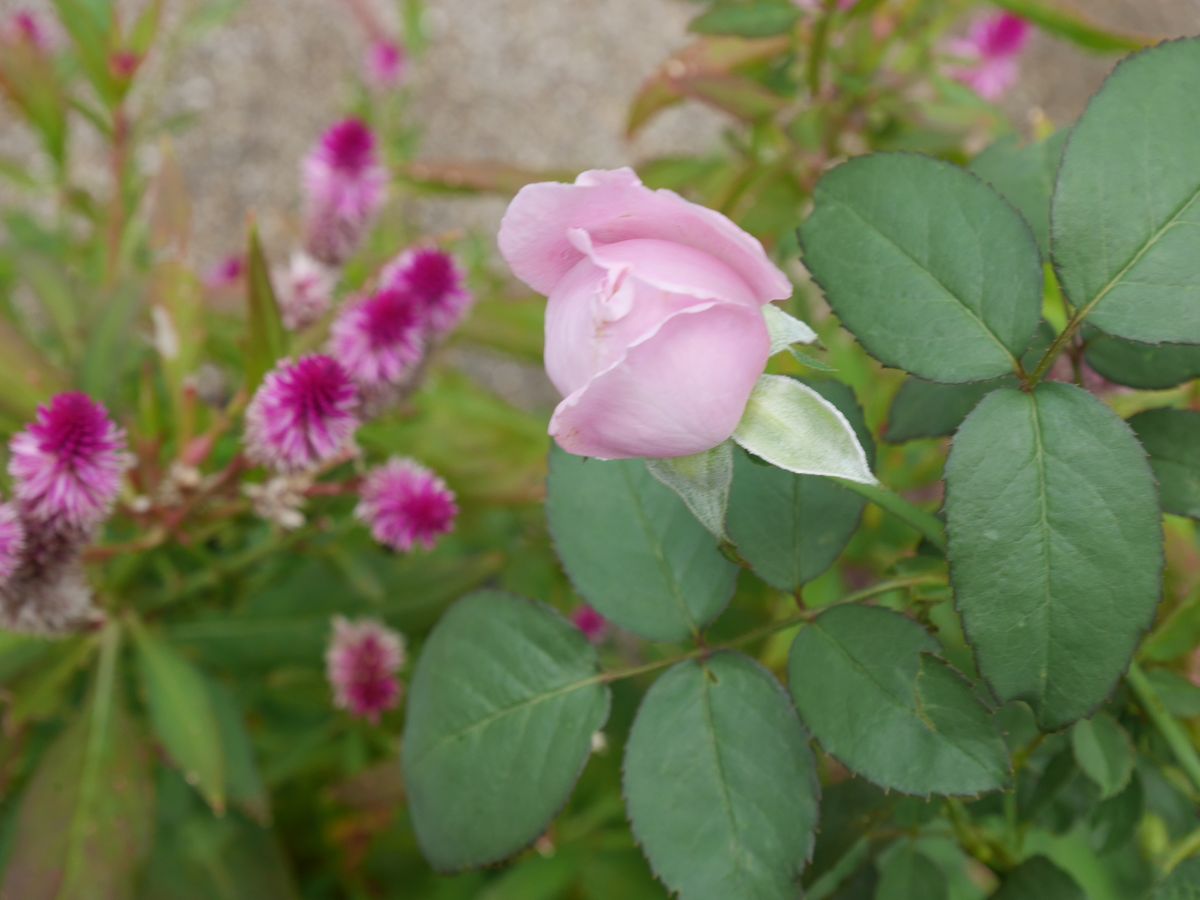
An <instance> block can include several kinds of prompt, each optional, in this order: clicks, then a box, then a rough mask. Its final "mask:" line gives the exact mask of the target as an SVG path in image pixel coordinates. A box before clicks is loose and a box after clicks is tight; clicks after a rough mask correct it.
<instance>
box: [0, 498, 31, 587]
mask: <svg viewBox="0 0 1200 900" xmlns="http://www.w3.org/2000/svg"><path fill="white" fill-rule="evenodd" d="M24 549H25V526H24V524H23V523H22V522H21V517H20V516H19V515H17V509H16V507H15V506H13V505H12V504H11V503H0V583H2V582H6V581H8V579H9V578H11V577H12V574H13V573H14V572H15V571H17V566H19V565H20V563H21V554H22V552H23V551H24Z"/></svg>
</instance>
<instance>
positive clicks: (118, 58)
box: [108, 50, 142, 81]
mask: <svg viewBox="0 0 1200 900" xmlns="http://www.w3.org/2000/svg"><path fill="white" fill-rule="evenodd" d="M141 65H142V55H141V54H140V53H134V52H133V51H132V50H117V51H116V52H115V53H112V54H110V55H109V57H108V70H109V72H111V73H112V74H113V77H115V78H118V79H120V80H122V81H127V80H128V79H130V78H132V77H133V76H134V73H136V72H137V70H138V69H139V68H141Z"/></svg>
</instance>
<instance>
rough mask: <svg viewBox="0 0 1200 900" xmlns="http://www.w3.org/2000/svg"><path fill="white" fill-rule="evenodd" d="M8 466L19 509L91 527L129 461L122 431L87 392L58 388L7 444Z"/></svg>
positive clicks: (41, 518)
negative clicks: (57, 393)
mask: <svg viewBox="0 0 1200 900" xmlns="http://www.w3.org/2000/svg"><path fill="white" fill-rule="evenodd" d="M9 450H10V453H11V456H10V458H9V462H8V472H9V474H10V475H11V476H12V478H13V491H14V493H15V494H16V497H17V501H18V503H19V505H20V508H21V514H22V515H23V516H25V517H27V518H30V519H35V520H37V521H38V522H41V523H45V524H48V525H51V526H54V527H62V528H82V529H89V528H92V527H93V526H95V525H98V524H99V523H100V522H101V521H103V520H104V518H105V517H106V516H107V515H108V511H109V509H110V508H111V507H112V503H113V500H115V499H116V496H117V491H118V489H119V488H120V486H121V474H122V473H123V472H124V471H125V469H126V468H127V467H128V465H129V458H128V456H127V455H126V453H125V433H124V432H123V431H122V430H121V429H120V428H118V427H117V426H116V425H115V424H114V423H113V421H112V420H111V419H110V418H109V417H108V411H107V410H105V408H104V407H103V406H101V405H100V404H99V403H97V402H96V401H94V400H92V399H91V398H90V397H88V396H87V395H86V394H80V393H69V394H59V395H58V396H56V397H55V398H54V399H52V400H51V401H50V403H48V404H46V405H45V406H40V407H38V412H37V418H36V419H35V420H34V421H33V422H32V423H31V424H30V425H29V427H28V428H26V429H25V430H24V431H22V432H21V433H20V434H18V435H16V436H15V437H14V438H13V439H12V442H11V443H10V444H9Z"/></svg>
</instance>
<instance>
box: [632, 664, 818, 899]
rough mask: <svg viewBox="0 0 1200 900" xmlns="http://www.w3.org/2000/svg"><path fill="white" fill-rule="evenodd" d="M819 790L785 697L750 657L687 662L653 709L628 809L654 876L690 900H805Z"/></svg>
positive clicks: (660, 688)
mask: <svg viewBox="0 0 1200 900" xmlns="http://www.w3.org/2000/svg"><path fill="white" fill-rule="evenodd" d="M818 791H819V788H818V784H817V779H816V773H815V768H814V764H813V758H812V751H811V750H810V749H809V747H808V743H807V738H806V735H805V734H804V729H803V728H802V727H801V726H800V721H799V720H798V719H797V718H796V713H795V710H793V709H792V706H791V704H790V703H789V702H788V698H787V694H786V692H785V691H784V690H783V689H782V687H781V686H780V685H779V683H778V682H777V681H776V680H775V678H774V677H773V676H772V675H771V674H770V673H769V672H767V671H766V670H765V669H763V668H762V667H761V666H760V665H758V664H757V663H755V662H754V661H752V660H750V659H748V658H747V657H745V656H742V655H740V654H735V653H718V654H716V655H714V656H712V657H711V658H709V659H708V660H707V661H706V662H704V663H699V662H695V661H688V662H683V663H679V664H678V665H676V666H675V667H674V668H672V669H670V670H669V671H668V672H667V673H666V674H665V675H663V676H662V677H661V678H660V679H659V680H658V681H657V682H656V683H655V684H654V686H653V687H652V688H651V689H650V691H649V693H647V694H646V697H645V699H644V700H643V701H642V706H641V708H640V709H639V710H638V715H637V719H636V720H635V721H634V724H633V729H632V730H631V732H630V735H629V743H628V745H627V746H626V751H625V765H624V792H625V802H626V806H627V808H628V810H629V820H630V823H631V824H632V826H633V833H634V836H635V837H636V838H637V840H638V843H640V844H641V845H642V849H643V850H644V851H645V853H646V856H647V858H648V859H649V860H650V865H651V867H652V868H653V869H654V871H655V872H656V873H657V874H658V877H659V878H661V879H662V881H663V883H664V884H666V886H667V887H668V888H669V889H670V890H671V891H673V892H678V894H679V896H680V897H681V898H682V900H705V898H711V900H741V898H747V900H749V898H763V897H789V896H796V895H797V893H798V887H797V884H798V881H799V877H800V872H801V870H802V869H803V868H804V864H805V861H806V860H807V859H808V856H809V854H810V852H811V850H812V844H813V829H814V827H815V825H816V821H817V800H818Z"/></svg>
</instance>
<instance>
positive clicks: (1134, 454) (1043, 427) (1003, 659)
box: [946, 384, 1162, 730]
mask: <svg viewBox="0 0 1200 900" xmlns="http://www.w3.org/2000/svg"><path fill="white" fill-rule="evenodd" d="M946 489H947V493H946V519H947V530H948V531H949V534H950V560H951V563H952V566H953V568H952V574H953V579H954V586H955V592H956V602H957V604H958V608H959V610H960V612H961V614H962V618H963V627H964V629H965V631H966V633H967V635H968V638H969V640H970V641H971V644H972V646H973V647H974V649H975V654H976V659H977V661H978V663H979V670H980V672H981V673H982V675H983V676H984V678H986V679H987V681H988V683H989V684H990V685H991V687H992V689H993V690H994V691H995V692H996V694H997V696H999V697H1000V698H1001V699H1002V700H1014V699H1019V700H1024V701H1026V702H1027V703H1029V705H1030V706H1031V707H1032V708H1033V710H1034V712H1035V713H1036V714H1037V717H1038V722H1039V724H1041V725H1042V726H1043V727H1044V728H1046V729H1047V730H1053V729H1056V728H1061V727H1062V726H1064V725H1066V724H1069V723H1070V722H1072V721H1074V720H1075V719H1077V718H1079V717H1081V716H1084V715H1087V714H1090V713H1091V711H1092V710H1094V709H1095V708H1096V707H1097V706H1098V705H1099V704H1100V703H1101V702H1103V701H1104V699H1105V698H1106V697H1107V696H1108V694H1109V692H1111V690H1112V688H1113V686H1114V685H1115V683H1116V680H1117V678H1118V677H1120V674H1121V672H1122V671H1123V670H1124V668H1125V666H1126V664H1127V663H1128V661H1129V657H1130V654H1131V653H1132V652H1133V648H1134V646H1135V645H1136V643H1137V640H1138V638H1139V636H1140V635H1141V633H1142V632H1143V631H1145V629H1146V628H1147V627H1148V626H1149V624H1150V622H1151V620H1152V619H1153V616H1154V609H1155V607H1156V606H1157V604H1158V599H1159V594H1160V579H1161V572H1162V532H1161V528H1160V526H1159V509H1158V500H1157V498H1156V496H1155V490H1154V481H1153V478H1152V476H1151V474H1150V470H1149V466H1148V465H1147V464H1146V461H1145V454H1144V453H1143V451H1142V449H1141V447H1139V446H1138V443H1137V441H1136V440H1135V439H1134V437H1133V435H1132V433H1131V432H1130V431H1129V429H1128V428H1127V427H1126V426H1125V425H1124V424H1123V423H1122V422H1121V421H1120V420H1119V419H1118V418H1117V417H1116V416H1115V415H1113V413H1112V412H1111V411H1110V410H1108V409H1107V408H1106V407H1105V406H1104V405H1103V404H1101V403H1100V402H1099V401H1097V400H1096V399H1095V398H1093V397H1091V396H1090V395H1088V394H1087V393H1085V392H1084V391H1082V390H1080V389H1079V388H1075V387H1071V386H1068V385H1060V384H1043V385H1039V387H1038V388H1037V390H1036V391H1034V392H1033V393H1032V394H1027V393H1023V392H1021V391H1015V390H1010V389H1005V390H1000V391H996V392H995V393H993V394H990V395H989V396H988V397H987V398H986V399H985V400H984V401H983V403H981V404H980V405H979V406H978V407H977V408H976V410H975V411H974V412H973V413H971V415H970V416H968V417H967V420H966V422H964V423H963V425H962V427H961V428H960V429H959V431H958V434H957V435H956V437H955V439H954V447H953V449H952V451H951V453H950V459H949V461H948V462H947V465H946Z"/></svg>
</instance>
